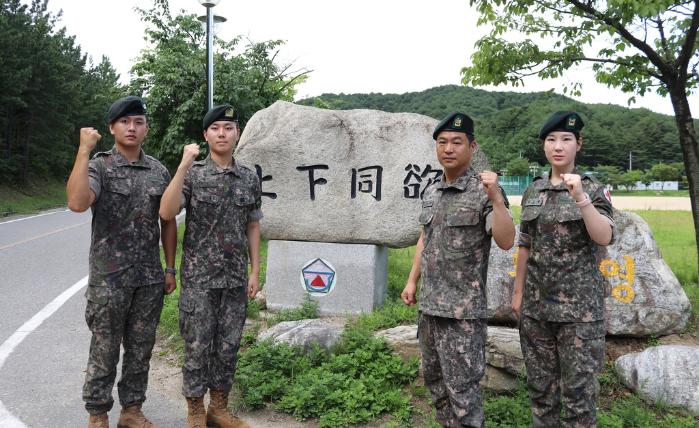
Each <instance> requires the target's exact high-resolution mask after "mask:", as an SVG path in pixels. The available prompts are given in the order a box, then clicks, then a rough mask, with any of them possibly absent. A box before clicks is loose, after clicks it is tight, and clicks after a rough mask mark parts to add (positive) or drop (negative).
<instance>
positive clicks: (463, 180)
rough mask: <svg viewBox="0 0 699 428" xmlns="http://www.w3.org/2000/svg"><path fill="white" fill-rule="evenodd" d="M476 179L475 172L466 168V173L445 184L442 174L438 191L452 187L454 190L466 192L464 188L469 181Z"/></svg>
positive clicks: (470, 168) (445, 180)
mask: <svg viewBox="0 0 699 428" xmlns="http://www.w3.org/2000/svg"><path fill="white" fill-rule="evenodd" d="M475 177H476V171H474V170H473V168H472V167H470V166H469V167H468V169H466V171H464V173H463V174H461V177H459V178H457V179H456V180H455V181H454V182H453V183H451V184H447V179H446V178H445V177H444V174H442V178H441V181H440V185H439V187H438V188H439V189H442V190H443V189H447V188H449V187H453V188H455V189H459V190H461V191H462V192H463V191H464V190H466V187H467V186H468V182H469V181H471V179H473V178H475Z"/></svg>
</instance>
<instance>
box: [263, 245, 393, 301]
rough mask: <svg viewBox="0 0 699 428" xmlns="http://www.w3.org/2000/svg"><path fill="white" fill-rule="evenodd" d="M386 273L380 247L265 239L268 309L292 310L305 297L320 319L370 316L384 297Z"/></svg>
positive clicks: (384, 251) (383, 250)
mask: <svg viewBox="0 0 699 428" xmlns="http://www.w3.org/2000/svg"><path fill="white" fill-rule="evenodd" d="M387 273H388V250H387V248H386V247H384V246H377V245H365V244H335V243H326V242H305V241H279V240H270V241H269V243H268V246H267V277H266V278H267V279H266V283H265V294H266V296H267V308H268V309H270V310H273V311H274V310H280V309H287V308H295V307H298V306H300V305H301V303H302V302H303V300H304V298H305V296H306V295H310V296H311V298H312V299H313V300H315V301H317V302H318V309H319V312H320V313H321V314H324V315H347V314H359V313H363V312H371V311H372V310H373V309H375V308H377V307H378V306H380V305H381V304H382V303H383V300H384V297H385V296H386V282H387Z"/></svg>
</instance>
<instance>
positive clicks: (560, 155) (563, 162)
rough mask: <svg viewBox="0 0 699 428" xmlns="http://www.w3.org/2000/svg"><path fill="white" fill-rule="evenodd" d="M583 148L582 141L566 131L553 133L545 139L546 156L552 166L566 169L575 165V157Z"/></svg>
mask: <svg viewBox="0 0 699 428" xmlns="http://www.w3.org/2000/svg"><path fill="white" fill-rule="evenodd" d="M581 147H582V139H580V140H578V139H577V138H575V134H573V133H572V132H566V131H553V132H550V133H549V134H548V135H547V136H546V138H544V154H545V155H546V159H547V160H548V161H549V164H551V166H553V167H556V168H565V167H568V166H570V165H573V164H575V155H576V154H577V153H578V152H579V151H580V148H581Z"/></svg>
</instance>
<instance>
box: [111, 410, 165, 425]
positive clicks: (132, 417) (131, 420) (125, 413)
mask: <svg viewBox="0 0 699 428" xmlns="http://www.w3.org/2000/svg"><path fill="white" fill-rule="evenodd" d="M117 428H158V426H157V425H156V424H154V423H153V422H151V421H149V420H148V419H147V418H146V417H145V416H144V415H143V412H142V411H141V405H140V404H134V405H133V406H126V407H122V408H121V414H120V415H119V422H118V423H117Z"/></svg>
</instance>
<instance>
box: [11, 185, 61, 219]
mask: <svg viewBox="0 0 699 428" xmlns="http://www.w3.org/2000/svg"><path fill="white" fill-rule="evenodd" d="M65 205H66V184H65V183H64V182H63V181H59V180H51V181H34V182H32V183H30V184H29V185H27V186H24V187H22V188H18V187H10V186H7V185H4V184H3V185H0V217H3V216H7V215H10V214H27V213H32V212H36V211H39V210H44V209H48V208H55V207H61V206H65Z"/></svg>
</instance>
